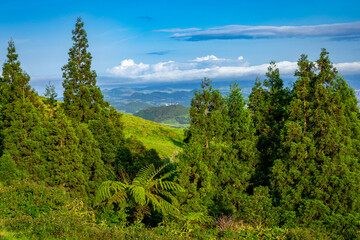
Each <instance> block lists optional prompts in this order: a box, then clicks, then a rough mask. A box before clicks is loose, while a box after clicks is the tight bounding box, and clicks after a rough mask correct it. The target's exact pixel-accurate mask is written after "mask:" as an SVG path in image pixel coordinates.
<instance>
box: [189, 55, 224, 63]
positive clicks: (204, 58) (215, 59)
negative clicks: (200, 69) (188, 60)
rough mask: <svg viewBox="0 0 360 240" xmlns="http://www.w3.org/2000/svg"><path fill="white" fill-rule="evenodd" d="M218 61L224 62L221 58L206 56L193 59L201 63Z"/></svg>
mask: <svg viewBox="0 0 360 240" xmlns="http://www.w3.org/2000/svg"><path fill="white" fill-rule="evenodd" d="M210 60H212V61H219V60H225V59H223V58H217V57H216V56H214V55H207V56H205V57H197V58H195V59H194V61H195V62H203V61H210Z"/></svg>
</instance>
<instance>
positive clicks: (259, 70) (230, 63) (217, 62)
mask: <svg viewBox="0 0 360 240" xmlns="http://www.w3.org/2000/svg"><path fill="white" fill-rule="evenodd" d="M276 65H277V67H278V68H279V69H280V73H281V74H282V76H284V77H292V76H293V75H294V72H295V70H296V69H297V62H289V61H281V62H278V63H276ZM268 66H269V64H260V65H250V64H249V62H247V61H246V60H245V59H244V58H243V57H242V56H239V57H238V58H237V59H225V58H218V57H216V56H214V55H208V56H204V57H197V58H195V59H193V60H189V61H184V62H175V61H167V62H159V63H155V64H146V63H142V62H140V63H136V62H135V61H134V60H132V59H125V60H123V61H122V62H121V63H120V65H118V66H115V67H113V68H109V69H107V72H108V73H110V74H111V75H112V76H113V77H118V78H123V79H129V81H130V82H131V83H146V82H180V81H191V80H196V79H202V78H204V77H208V78H212V79H233V80H235V79H244V78H246V77H253V76H263V75H264V74H265V73H266V72H267V68H268ZM334 66H335V67H336V68H337V69H338V71H339V72H340V74H343V75H354V74H360V62H348V63H337V64H334Z"/></svg>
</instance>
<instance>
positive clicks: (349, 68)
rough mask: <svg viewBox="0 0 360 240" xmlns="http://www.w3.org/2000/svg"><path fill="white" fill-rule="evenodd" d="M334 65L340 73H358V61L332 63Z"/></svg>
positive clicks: (359, 65)
mask: <svg viewBox="0 0 360 240" xmlns="http://www.w3.org/2000/svg"><path fill="white" fill-rule="evenodd" d="M334 67H336V69H337V70H338V71H339V72H340V73H341V74H349V75H350V74H359V73H360V62H351V63H337V64H334Z"/></svg>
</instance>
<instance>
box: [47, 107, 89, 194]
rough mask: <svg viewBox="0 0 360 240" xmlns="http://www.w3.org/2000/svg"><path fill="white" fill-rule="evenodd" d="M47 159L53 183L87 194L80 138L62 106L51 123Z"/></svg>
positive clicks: (49, 180)
mask: <svg viewBox="0 0 360 240" xmlns="http://www.w3.org/2000/svg"><path fill="white" fill-rule="evenodd" d="M47 160H48V162H49V168H48V169H49V172H50V176H51V177H50V178H49V179H48V182H49V183H50V184H51V185H63V186H65V187H68V188H70V189H72V190H74V191H75V192H78V193H80V194H81V195H82V196H85V194H86V189H85V184H86V180H87V179H86V176H85V174H84V170H83V168H84V165H83V161H82V152H81V149H80V148H79V139H78V137H77V136H76V132H75V129H74V128H73V126H72V122H71V121H70V120H69V119H68V118H67V117H66V115H65V113H64V111H63V110H62V109H61V108H59V109H58V110H57V111H56V112H55V114H54V118H53V121H52V122H51V125H50V129H49V137H48V147H47Z"/></svg>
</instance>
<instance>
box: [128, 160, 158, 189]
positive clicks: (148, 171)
mask: <svg viewBox="0 0 360 240" xmlns="http://www.w3.org/2000/svg"><path fill="white" fill-rule="evenodd" d="M154 171H155V167H154V164H150V165H149V166H146V167H143V168H141V169H140V170H139V172H138V174H136V177H135V178H134V180H133V183H132V184H133V185H144V184H145V183H146V182H147V181H148V179H150V177H151V175H152V173H153V172H154Z"/></svg>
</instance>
